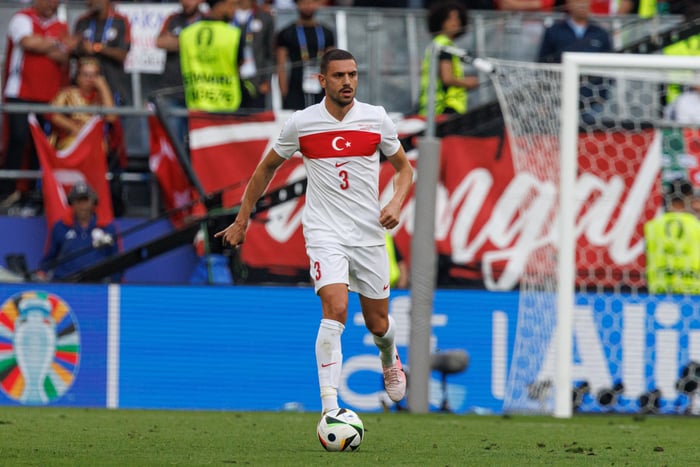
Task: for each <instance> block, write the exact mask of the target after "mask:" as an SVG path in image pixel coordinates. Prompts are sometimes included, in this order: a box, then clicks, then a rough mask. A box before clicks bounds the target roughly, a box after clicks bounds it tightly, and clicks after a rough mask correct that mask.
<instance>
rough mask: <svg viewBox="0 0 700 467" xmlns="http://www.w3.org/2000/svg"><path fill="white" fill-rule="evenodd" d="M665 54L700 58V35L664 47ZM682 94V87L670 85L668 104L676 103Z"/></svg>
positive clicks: (667, 96) (667, 97)
mask: <svg viewBox="0 0 700 467" xmlns="http://www.w3.org/2000/svg"><path fill="white" fill-rule="evenodd" d="M664 54H665V55H686V56H691V57H697V56H700V34H698V35H695V36H692V37H689V38H687V39H686V40H683V41H678V42H674V43H673V44H671V45H668V46H666V47H664ZM681 92H682V91H681V87H680V86H679V85H678V84H670V85H669V86H668V91H667V93H666V103H668V104H670V103H671V102H673V101H675V100H676V98H677V97H678V96H679V95H680V94H681Z"/></svg>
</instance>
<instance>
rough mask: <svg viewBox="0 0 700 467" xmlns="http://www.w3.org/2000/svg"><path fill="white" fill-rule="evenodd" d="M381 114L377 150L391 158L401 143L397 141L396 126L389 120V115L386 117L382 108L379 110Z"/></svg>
mask: <svg viewBox="0 0 700 467" xmlns="http://www.w3.org/2000/svg"><path fill="white" fill-rule="evenodd" d="M381 112H382V115H383V118H382V127H381V128H382V129H381V131H382V135H381V136H382V139H381V141H380V143H379V149H381V151H382V152H383V153H384V154H385V155H387V156H393V155H394V154H396V153H397V152H399V148H400V147H401V142H400V141H399V135H398V133H397V131H396V124H395V123H394V122H393V121H392V120H391V119H390V118H389V115H387V113H386V110H384V108H383V107H382V108H381Z"/></svg>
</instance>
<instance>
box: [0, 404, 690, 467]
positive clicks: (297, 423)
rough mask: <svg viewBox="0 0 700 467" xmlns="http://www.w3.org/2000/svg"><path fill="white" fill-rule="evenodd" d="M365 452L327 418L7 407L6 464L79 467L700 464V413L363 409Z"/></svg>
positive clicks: (0, 424)
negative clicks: (329, 448)
mask: <svg viewBox="0 0 700 467" xmlns="http://www.w3.org/2000/svg"><path fill="white" fill-rule="evenodd" d="M360 417H361V418H362V420H363V421H364V424H365V428H366V436H365V439H364V441H363V443H362V446H361V447H360V449H359V450H358V451H355V452H342V453H328V452H325V451H324V450H323V448H322V447H321V445H320V444H319V442H318V440H317V439H316V429H315V428H316V422H317V421H318V418H319V414H317V413H292V412H281V413H272V412H258V413H256V412H197V411H191V412H186V411H185V412H183V411H145V410H144V411H141V410H102V409H65V408H44V407H42V408H27V407H3V408H0V464H2V465H10V466H19V465H35V466H36V465H41V466H46V465H70V466H82V465H85V466H106V465H120V466H141V465H144V466H159V465H186V466H194V465H231V464H233V465H253V466H258V465H259V466H297V465H299V466H315V465H333V466H336V465H338V466H343V465H352V466H377V465H384V466H407V465H411V466H467V465H475V466H492V465H494V466H498V465H503V466H516V465H566V466H569V465H616V466H618V465H630V466H637V465H656V466H664V465H666V466H672V465H678V466H687V465H697V462H698V454H697V433H698V432H700V418H692V417H646V418H639V417H633V416H617V415H595V416H583V415H577V416H575V417H574V418H572V419H570V420H559V419H554V418H548V417H526V416H519V417H512V418H504V417H497V416H476V415H450V414H426V415H414V414H406V413H388V414H383V413H376V414H375V413H360Z"/></svg>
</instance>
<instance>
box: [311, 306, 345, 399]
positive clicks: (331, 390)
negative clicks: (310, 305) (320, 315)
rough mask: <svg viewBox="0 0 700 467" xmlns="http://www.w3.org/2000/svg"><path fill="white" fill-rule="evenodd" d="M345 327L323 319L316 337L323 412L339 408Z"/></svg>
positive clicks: (336, 322)
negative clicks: (341, 337)
mask: <svg viewBox="0 0 700 467" xmlns="http://www.w3.org/2000/svg"><path fill="white" fill-rule="evenodd" d="M344 329H345V326H343V324H341V323H339V322H338V321H334V320H332V319H322V320H321V324H320V325H319V327H318V335H317V336H316V367H317V369H318V383H319V386H320V387H321V404H322V405H323V411H324V412H325V411H327V410H331V409H337V408H338V385H339V384H340V370H341V369H342V366H343V352H342V348H341V343H340V336H341V335H342V334H343V330H344Z"/></svg>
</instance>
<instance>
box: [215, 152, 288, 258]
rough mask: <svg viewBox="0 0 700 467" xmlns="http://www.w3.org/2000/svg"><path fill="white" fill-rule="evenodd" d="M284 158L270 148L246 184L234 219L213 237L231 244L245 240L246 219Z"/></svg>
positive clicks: (248, 218) (236, 244)
mask: <svg viewBox="0 0 700 467" xmlns="http://www.w3.org/2000/svg"><path fill="white" fill-rule="evenodd" d="M285 160H286V159H284V158H283V157H280V156H279V155H278V154H277V152H275V150H274V149H270V151H269V152H268V153H267V155H266V156H265V157H264V158H263V160H262V161H260V163H259V164H258V166H257V167H256V168H255V171H254V172H253V176H252V177H251V178H250V181H249V182H248V185H247V186H246V189H245V192H244V193H243V199H242V200H241V207H240V209H239V210H238V214H237V215H236V220H235V221H233V223H231V225H229V226H228V227H226V228H225V229H224V230H222V231H220V232H217V233H216V234H214V237H216V238H219V237H221V240H222V241H223V243H224V245H226V244H228V245H231V246H238V245H240V244H241V243H243V242H244V241H245V232H246V230H247V229H248V221H249V220H250V214H251V213H252V212H253V208H254V207H255V203H256V202H257V201H258V199H260V197H261V196H262V195H263V193H265V190H266V189H267V186H268V185H269V184H270V181H271V180H272V177H273V176H274V175H275V172H276V171H277V168H278V167H279V166H280V165H282V163H283V162H284V161H285Z"/></svg>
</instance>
